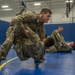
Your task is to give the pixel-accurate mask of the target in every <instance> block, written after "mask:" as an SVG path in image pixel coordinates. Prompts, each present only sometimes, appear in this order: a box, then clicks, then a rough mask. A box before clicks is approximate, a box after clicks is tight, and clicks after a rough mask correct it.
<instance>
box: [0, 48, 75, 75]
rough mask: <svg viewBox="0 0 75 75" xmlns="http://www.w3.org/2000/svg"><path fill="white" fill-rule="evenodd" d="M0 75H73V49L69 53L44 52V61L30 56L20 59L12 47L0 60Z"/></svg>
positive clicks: (74, 53)
mask: <svg viewBox="0 0 75 75" xmlns="http://www.w3.org/2000/svg"><path fill="white" fill-rule="evenodd" d="M0 75H75V50H73V51H72V52H69V53H46V54H45V61H44V63H34V60H33V59H32V58H30V59H28V60H26V61H20V60H19V58H18V57H17V55H16V52H15V50H14V49H11V50H10V51H9V53H8V56H7V58H6V60H3V61H1V62H0Z"/></svg>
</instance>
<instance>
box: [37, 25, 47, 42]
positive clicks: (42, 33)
mask: <svg viewBox="0 0 75 75" xmlns="http://www.w3.org/2000/svg"><path fill="white" fill-rule="evenodd" d="M45 34H46V33H45V29H44V26H43V25H40V26H39V28H38V35H39V37H40V39H41V41H43V40H44V39H45Z"/></svg>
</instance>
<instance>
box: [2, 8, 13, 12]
mask: <svg viewBox="0 0 75 75" xmlns="http://www.w3.org/2000/svg"><path fill="white" fill-rule="evenodd" d="M3 10H4V11H11V10H13V9H11V8H10V9H3Z"/></svg>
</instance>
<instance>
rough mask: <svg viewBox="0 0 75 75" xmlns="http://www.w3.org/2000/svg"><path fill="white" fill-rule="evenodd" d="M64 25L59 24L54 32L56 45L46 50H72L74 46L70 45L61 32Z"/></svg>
mask: <svg viewBox="0 0 75 75" xmlns="http://www.w3.org/2000/svg"><path fill="white" fill-rule="evenodd" d="M63 29H64V27H63V26H59V27H58V29H57V30H54V31H53V32H52V34H51V35H52V37H53V38H54V45H53V46H51V47H49V48H48V49H46V52H71V51H72V47H71V46H70V45H68V44H67V43H66V42H65V40H64V37H63V35H62V34H61V32H62V31H63Z"/></svg>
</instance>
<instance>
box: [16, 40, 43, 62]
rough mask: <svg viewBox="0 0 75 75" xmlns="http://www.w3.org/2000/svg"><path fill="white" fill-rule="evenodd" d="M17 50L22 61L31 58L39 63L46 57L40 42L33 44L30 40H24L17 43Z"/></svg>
mask: <svg viewBox="0 0 75 75" xmlns="http://www.w3.org/2000/svg"><path fill="white" fill-rule="evenodd" d="M15 50H16V53H17V55H18V57H19V59H20V60H21V61H23V60H27V59H28V58H30V57H32V58H33V59H35V60H36V61H38V60H40V59H41V58H42V57H43V56H44V49H43V47H42V44H41V42H39V41H37V42H36V43H32V42H31V41H30V40H29V39H23V40H21V41H19V42H17V44H16V47H15Z"/></svg>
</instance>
